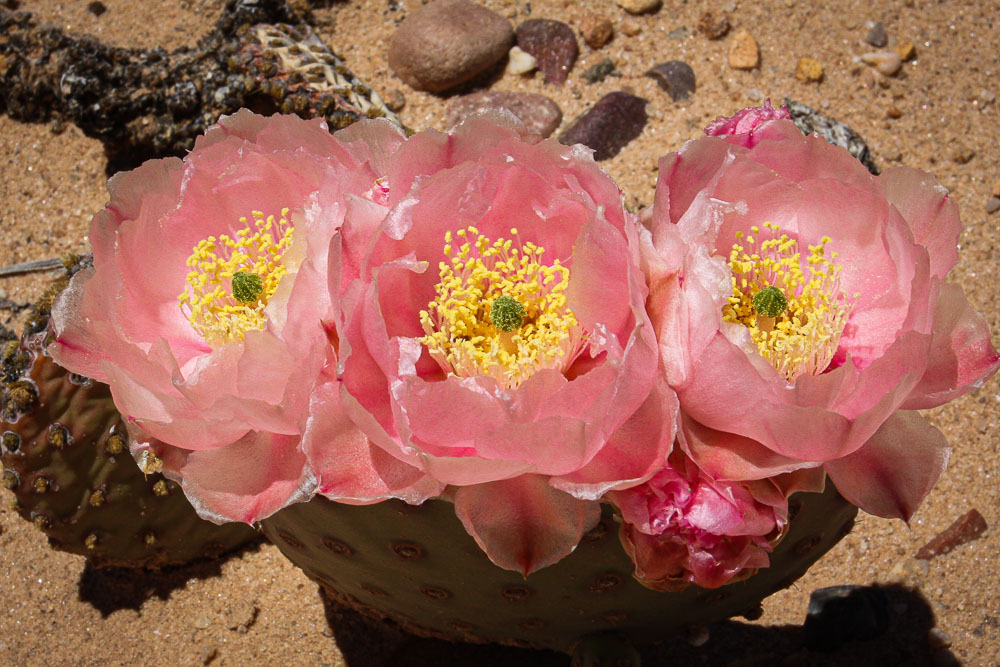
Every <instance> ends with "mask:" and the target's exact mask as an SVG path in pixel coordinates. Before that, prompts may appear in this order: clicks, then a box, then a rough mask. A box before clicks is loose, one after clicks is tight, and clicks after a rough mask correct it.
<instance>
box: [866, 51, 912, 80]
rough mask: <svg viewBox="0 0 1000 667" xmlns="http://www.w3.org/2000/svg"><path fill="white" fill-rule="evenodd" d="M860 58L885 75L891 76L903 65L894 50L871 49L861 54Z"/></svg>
mask: <svg viewBox="0 0 1000 667" xmlns="http://www.w3.org/2000/svg"><path fill="white" fill-rule="evenodd" d="M861 60H862V62H864V63H865V64H867V65H872V66H873V67H874V68H875V69H877V70H878V71H879V72H881V73H882V74H885V75H886V76H892V75H893V74H895V73H896V72H898V71H899V68H900V67H902V66H903V59H902V58H900V57H899V54H898V53H896V52H895V51H873V52H871V53H866V54H864V55H863V56H861Z"/></svg>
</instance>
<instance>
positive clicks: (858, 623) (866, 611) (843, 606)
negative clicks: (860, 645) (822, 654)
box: [803, 586, 889, 651]
mask: <svg viewBox="0 0 1000 667" xmlns="http://www.w3.org/2000/svg"><path fill="white" fill-rule="evenodd" d="M888 628H889V601H888V598H887V597H886V595H885V592H884V591H883V590H882V589H881V588H875V587H872V586H830V587H828V588H819V589H817V590H815V591H813V592H812V594H811V595H810V596H809V610H808V612H807V614H806V622H805V624H804V625H803V629H804V630H805V635H806V642H805V643H806V647H807V648H809V649H811V650H814V651H835V650H837V649H838V648H839V647H841V646H843V645H845V644H849V643H851V642H856V641H865V640H868V639H875V638H876V637H879V636H881V635H882V634H884V633H885V631H886V630H888Z"/></svg>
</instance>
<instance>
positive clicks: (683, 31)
mask: <svg viewBox="0 0 1000 667" xmlns="http://www.w3.org/2000/svg"><path fill="white" fill-rule="evenodd" d="M690 35H691V31H690V30H688V28H687V26H686V25H682V26H681V27H679V28H674V29H673V30H671V31H670V32H668V33H667V38H668V39H687V38H688V37H689V36H690Z"/></svg>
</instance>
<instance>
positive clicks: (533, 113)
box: [447, 90, 562, 137]
mask: <svg viewBox="0 0 1000 667" xmlns="http://www.w3.org/2000/svg"><path fill="white" fill-rule="evenodd" d="M491 109H507V110H508V111H510V112H511V113H512V114H514V115H515V116H517V117H518V118H519V119H520V120H521V122H522V123H524V124H525V125H526V126H527V127H528V129H529V130H531V131H532V132H536V133H538V134H540V135H541V136H543V137H548V136H549V135H551V134H552V133H553V132H555V131H556V128H557V127H559V123H561V122H562V110H561V109H560V108H559V105H558V104H556V103H555V102H554V101H553V100H551V99H549V98H548V97H545V96H544V95H537V94H535V93H510V92H502V91H494V90H486V91H482V92H478V93H472V94H470V95H462V96H461V97H456V98H454V99H453V100H451V102H449V103H448V111H447V118H448V124H449V125H456V124H458V123H460V122H461V121H462V120H463V119H464V118H465V117H466V116H470V115H472V114H475V113H482V112H484V111H489V110H491Z"/></svg>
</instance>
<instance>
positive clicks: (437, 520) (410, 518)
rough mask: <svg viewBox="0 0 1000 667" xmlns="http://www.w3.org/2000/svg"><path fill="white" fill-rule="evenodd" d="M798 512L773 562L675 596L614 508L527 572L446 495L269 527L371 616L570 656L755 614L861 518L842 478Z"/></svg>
mask: <svg viewBox="0 0 1000 667" xmlns="http://www.w3.org/2000/svg"><path fill="white" fill-rule="evenodd" d="M790 510H791V512H792V513H793V514H794V518H793V519H792V521H791V528H790V530H789V532H788V534H787V535H786V536H785V539H784V540H783V541H782V542H781V544H779V545H778V546H777V547H776V548H775V550H774V552H773V553H772V554H771V566H770V567H769V568H767V569H765V570H761V571H760V572H758V573H757V574H755V575H754V576H752V577H750V578H749V579H747V580H746V581H741V582H738V583H733V584H729V585H727V586H723V587H721V588H718V589H712V590H708V589H703V588H699V587H697V586H691V587H689V588H687V589H685V590H684V591H682V592H674V593H658V592H655V591H652V590H650V589H648V588H645V587H643V586H641V585H640V584H639V583H638V582H637V581H636V580H635V579H634V578H633V577H632V576H631V572H632V567H633V565H632V563H631V561H630V560H629V558H628V557H627V556H626V555H625V552H624V551H623V550H622V546H621V544H620V543H619V540H618V524H617V523H616V520H615V516H614V514H613V513H612V511H611V508H610V507H609V506H605V508H604V513H603V516H602V517H601V521H600V523H598V524H597V526H596V527H595V528H594V529H593V530H591V531H590V532H589V533H587V534H586V535H585V536H584V538H583V540H582V541H581V542H580V545H579V547H577V549H576V551H574V552H573V553H572V554H570V555H569V556H567V557H566V558H564V559H563V560H561V561H560V562H559V563H557V564H556V565H553V566H550V567H548V568H544V569H542V570H539V571H538V572H535V573H533V574H530V575H528V576H527V577H523V576H521V575H520V574H518V573H516V572H511V571H509V570H502V569H500V568H498V567H496V566H495V565H493V564H492V563H491V562H490V561H489V559H487V558H486V556H485V555H484V554H483V552H482V550H481V549H480V548H479V547H478V546H477V545H476V543H475V542H474V541H473V540H472V538H471V537H469V535H468V534H467V533H466V532H465V530H464V529H463V527H462V525H461V523H459V521H458V520H457V519H456V518H455V512H454V508H453V507H452V505H451V504H450V503H448V502H445V501H441V500H432V501H428V502H426V503H424V504H423V505H419V506H412V505H406V504H405V503H401V502H398V501H390V502H384V503H379V504H376V505H370V506H366V507H350V506H346V505H342V504H338V503H333V502H330V501H328V500H325V499H323V498H316V499H314V500H312V501H311V502H308V503H300V504H298V505H293V506H291V507H288V508H285V509H284V510H282V511H280V512H278V513H277V514H275V515H273V516H271V517H270V518H268V519H265V520H264V521H263V522H262V525H263V530H264V534H265V535H267V537H268V539H270V540H271V541H272V542H273V543H274V544H276V545H277V546H278V548H279V549H281V551H282V553H283V554H285V556H287V557H288V558H289V559H290V560H291V561H292V562H293V563H295V564H296V565H298V566H299V567H301V568H302V569H303V571H305V573H306V574H307V575H309V577H310V578H312V579H313V580H315V581H316V582H318V583H319V584H320V585H321V586H322V587H323V588H324V590H326V591H327V593H328V594H329V595H330V596H332V597H333V598H334V599H335V600H337V601H339V602H341V603H344V604H347V605H349V606H352V607H354V608H355V609H358V610H360V611H362V612H363V613H365V614H367V615H369V616H371V617H374V618H388V619H392V620H393V621H395V622H397V623H399V624H400V625H401V626H402V627H403V628H404V629H406V630H407V631H410V632H413V633H416V634H422V635H426V636H434V637H442V638H446V639H453V640H457V641H469V642H499V643H502V644H509V645H513V646H524V647H536V648H550V649H555V650H560V651H566V652H569V651H571V650H572V649H573V647H574V646H575V645H576V643H577V642H578V641H579V640H581V639H582V638H583V637H585V636H587V635H590V634H593V633H599V632H604V631H616V632H619V633H623V634H624V635H626V636H627V637H629V638H630V639H632V640H633V641H635V642H642V643H649V642H656V641H659V640H661V639H663V637H664V636H666V635H668V634H670V633H673V632H676V631H678V630H682V629H683V628H685V627H687V626H689V625H693V624H701V623H708V622H712V621H717V620H722V619H725V618H729V617H731V616H736V615H740V614H747V615H748V616H752V615H753V613H754V612H755V611H756V610H758V608H759V606H760V602H761V601H762V600H763V599H764V598H765V597H767V596H768V595H770V594H771V593H774V592H775V591H778V590H781V589H783V588H786V587H788V586H790V585H791V584H792V583H793V582H794V581H795V580H796V579H798V578H799V577H801V576H802V575H803V574H804V573H805V571H806V570H807V569H808V568H809V566H810V565H812V564H813V563H814V562H815V561H816V559H818V558H819V557H820V556H821V555H823V554H824V553H826V552H827V551H828V550H829V549H830V548H831V547H833V545H834V544H836V543H837V542H838V541H839V540H840V539H841V538H842V537H844V536H845V535H847V533H848V532H850V530H851V527H852V526H853V525H854V517H855V515H856V514H857V508H856V507H854V506H853V505H851V504H850V503H848V502H847V501H845V500H844V499H843V498H841V497H840V495H839V494H838V493H837V491H836V489H834V488H833V486H832V485H830V486H828V488H827V490H826V491H825V492H824V493H822V494H818V493H800V494H796V495H794V496H793V497H792V498H791V501H790Z"/></svg>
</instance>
